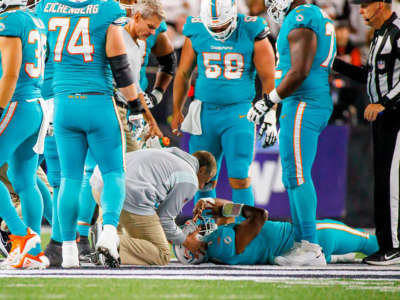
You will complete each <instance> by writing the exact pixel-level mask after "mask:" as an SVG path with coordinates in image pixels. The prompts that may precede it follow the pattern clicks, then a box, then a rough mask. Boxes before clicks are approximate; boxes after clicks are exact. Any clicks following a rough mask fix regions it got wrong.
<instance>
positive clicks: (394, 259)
mask: <svg viewBox="0 0 400 300" xmlns="http://www.w3.org/2000/svg"><path fill="white" fill-rule="evenodd" d="M363 263H366V264H369V265H375V266H389V265H396V264H400V249H399V248H392V249H390V250H379V251H378V252H375V253H374V254H371V255H370V256H367V257H365V258H364V259H363Z"/></svg>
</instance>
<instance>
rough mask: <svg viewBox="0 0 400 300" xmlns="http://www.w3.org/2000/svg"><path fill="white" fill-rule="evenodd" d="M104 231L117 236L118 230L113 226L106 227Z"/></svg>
mask: <svg viewBox="0 0 400 300" xmlns="http://www.w3.org/2000/svg"><path fill="white" fill-rule="evenodd" d="M104 231H110V232H112V233H113V234H117V228H116V227H115V226H113V225H104Z"/></svg>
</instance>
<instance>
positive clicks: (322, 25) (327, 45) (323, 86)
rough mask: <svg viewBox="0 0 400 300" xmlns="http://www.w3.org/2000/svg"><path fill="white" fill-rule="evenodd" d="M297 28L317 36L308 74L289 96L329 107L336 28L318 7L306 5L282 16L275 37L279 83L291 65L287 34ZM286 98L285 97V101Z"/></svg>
mask: <svg viewBox="0 0 400 300" xmlns="http://www.w3.org/2000/svg"><path fill="white" fill-rule="evenodd" d="M297 28H308V29H311V30H312V31H314V32H315V34H316V36H317V43H318V44H317V51H316V54H315V57H314V61H313V64H312V67H311V71H310V73H309V75H308V77H307V78H306V79H305V80H304V81H303V83H302V84H301V86H300V87H299V88H298V89H297V90H296V91H295V92H294V93H293V94H292V95H291V96H290V98H292V99H293V98H297V99H298V98H301V101H304V102H308V103H310V104H313V105H316V106H319V107H325V108H326V107H328V108H331V107H332V99H331V97H330V95H329V92H330V88H329V83H328V76H329V73H330V72H331V66H332V62H333V60H334V58H335V55H336V37H335V27H334V25H333V22H332V20H330V19H329V18H328V16H327V15H326V14H325V13H324V12H323V11H322V10H321V9H320V8H319V7H317V6H315V5H312V4H306V5H301V6H298V7H296V8H295V9H293V10H291V11H290V12H289V14H288V15H287V16H286V17H285V19H284V21H283V24H282V27H281V30H280V32H279V35H278V40H277V50H278V54H279V61H278V63H277V67H276V81H275V85H276V86H278V85H279V83H280V82H281V81H282V79H283V78H284V77H285V75H286V73H287V72H288V71H289V69H290V68H291V61H290V59H291V57H290V46H289V41H288V35H289V33H290V32H291V31H292V30H294V29H297ZM285 101H286V100H285Z"/></svg>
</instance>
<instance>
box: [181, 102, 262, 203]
mask: <svg viewBox="0 0 400 300" xmlns="http://www.w3.org/2000/svg"><path fill="white" fill-rule="evenodd" d="M250 106H251V104H250V103H239V104H231V105H215V104H209V103H205V102H203V103H202V110H201V127H202V134H201V135H191V136H190V140H189V151H190V153H194V152H196V151H199V150H206V151H209V152H211V153H212V154H213V155H214V157H215V159H216V161H217V166H218V170H217V174H216V176H215V178H214V179H213V180H217V178H218V175H219V170H220V167H221V161H222V158H223V157H225V162H226V166H227V171H228V177H229V178H235V179H245V178H247V177H248V176H249V168H250V165H251V162H252V161H253V157H254V134H255V128H254V124H253V123H251V122H249V121H248V120H247V118H246V115H247V112H248V110H249V109H250ZM199 197H215V190H213V191H207V192H204V191H203V192H202V191H200V192H199V193H198V195H197V196H196V200H197V199H198V198H199ZM232 201H233V202H242V203H245V204H248V205H254V196H253V193H252V190H251V187H250V188H247V189H243V190H235V189H233V191H232Z"/></svg>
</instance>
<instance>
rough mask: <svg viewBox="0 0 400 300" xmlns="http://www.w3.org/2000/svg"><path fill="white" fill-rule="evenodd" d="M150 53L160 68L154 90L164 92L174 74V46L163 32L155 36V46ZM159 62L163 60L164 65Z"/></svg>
mask: <svg viewBox="0 0 400 300" xmlns="http://www.w3.org/2000/svg"><path fill="white" fill-rule="evenodd" d="M151 53H152V54H153V55H155V56H156V57H157V59H158V60H159V63H160V66H161V69H160V72H157V75H156V81H155V83H154V88H155V89H160V90H162V91H166V89H167V88H168V86H169V84H170V83H171V81H172V78H173V74H174V72H175V68H176V57H175V53H174V46H173V45H172V42H171V41H170V39H169V38H168V36H167V34H166V33H165V32H162V33H160V34H159V35H158V36H157V41H156V44H155V45H154V47H153V48H152V49H151ZM160 60H165V64H163V61H160Z"/></svg>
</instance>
